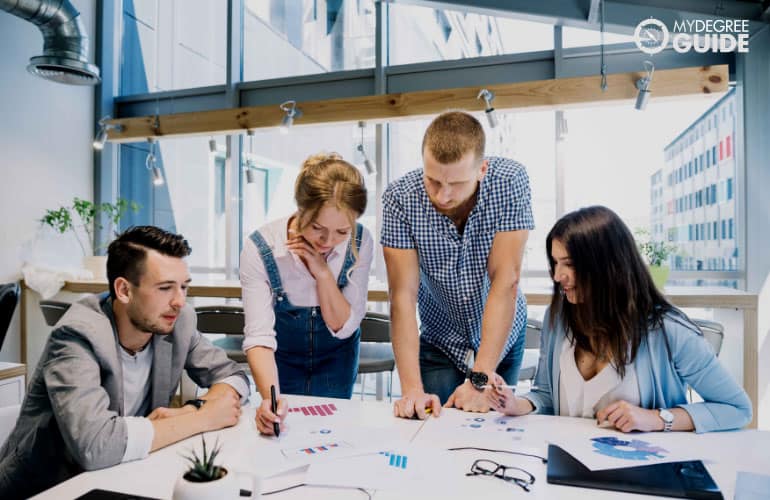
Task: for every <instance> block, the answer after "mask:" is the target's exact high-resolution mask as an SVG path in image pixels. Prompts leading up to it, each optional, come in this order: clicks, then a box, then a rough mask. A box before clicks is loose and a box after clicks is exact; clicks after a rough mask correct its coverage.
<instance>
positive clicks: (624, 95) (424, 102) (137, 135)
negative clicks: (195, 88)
mask: <svg viewBox="0 0 770 500" xmlns="http://www.w3.org/2000/svg"><path fill="white" fill-rule="evenodd" d="M640 69H641V68H640ZM728 75H729V73H728V67H727V65H720V66H706V67H696V68H681V69H670V70H659V71H656V72H655V75H654V78H653V82H652V87H651V90H652V98H653V99H655V98H659V97H674V96H683V95H692V94H709V93H713V92H724V91H726V90H727V84H728ZM642 76H644V71H638V72H631V73H615V74H610V75H608V76H607V84H608V87H607V90H606V91H605V92H602V90H601V88H600V76H599V75H596V76H587V77H576V78H562V79H555V80H538V81H531V82H522V83H511V84H500V85H489V86H487V87H486V88H488V89H489V90H491V91H492V92H494V93H495V99H494V102H493V105H494V107H495V108H496V109H499V110H505V109H538V108H539V109H546V108H553V107H557V106H558V107H564V106H567V105H576V104H586V103H593V102H617V101H626V100H627V101H629V102H631V100H633V99H634V98H635V97H636V93H637V89H636V86H635V82H636V80H637V79H639V78H641V77H642ZM478 92H479V87H466V88H454V89H445V90H429V91H421V92H408V93H399V94H384V95H372V96H363V97H353V98H344V99H332V100H326V101H306V102H299V103H297V107H298V108H299V109H300V110H302V113H303V115H302V117H301V118H298V119H297V120H296V121H295V126H303V125H318V124H322V123H333V122H354V121H359V120H365V121H371V120H375V121H376V120H382V121H392V120H396V119H400V118H407V117H419V116H426V115H434V114H438V113H441V112H442V111H445V110H447V109H465V110H468V111H482V110H483V109H484V103H483V101H480V100H478V99H477V98H476V96H477V95H478ZM289 97H290V96H287V98H289ZM283 116H284V113H283V111H281V110H280V109H279V107H278V104H275V105H270V106H253V107H244V108H233V109H220V110H215V111H204V112H196V113H178V114H170V115H161V116H159V117H158V119H157V121H156V117H154V116H143V117H136V118H123V119H117V120H111V121H110V123H114V124H120V125H122V127H123V128H122V130H121V131H116V130H110V131H109V140H110V141H113V142H136V141H141V140H144V139H146V138H147V137H178V136H188V135H209V134H230V133H242V132H243V131H244V130H247V129H257V128H267V127H278V126H279V125H280V124H281V119H282V118H283Z"/></svg>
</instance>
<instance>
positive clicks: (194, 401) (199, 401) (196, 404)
mask: <svg viewBox="0 0 770 500" xmlns="http://www.w3.org/2000/svg"><path fill="white" fill-rule="evenodd" d="M205 402H206V400H205V399H200V398H196V399H189V400H187V401H186V402H185V404H183V405H182V406H187V405H192V406H194V407H195V408H197V409H199V410H200V408H201V406H203V404H204V403H205Z"/></svg>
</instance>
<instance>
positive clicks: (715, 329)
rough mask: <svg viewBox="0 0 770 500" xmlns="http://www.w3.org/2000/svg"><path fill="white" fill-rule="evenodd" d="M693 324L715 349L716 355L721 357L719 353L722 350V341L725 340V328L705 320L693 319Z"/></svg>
mask: <svg viewBox="0 0 770 500" xmlns="http://www.w3.org/2000/svg"><path fill="white" fill-rule="evenodd" d="M692 322H693V323H695V325H696V326H697V327H698V328H700V331H701V332H703V338H704V339H706V342H708V343H709V344H710V345H711V347H712V349H714V354H716V355H717V356H719V351H721V350H722V341H723V340H724V338H725V327H724V326H722V324H721V323H717V322H715V321H707V320H705V319H693V320H692Z"/></svg>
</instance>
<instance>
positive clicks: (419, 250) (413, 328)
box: [380, 111, 534, 418]
mask: <svg viewBox="0 0 770 500" xmlns="http://www.w3.org/2000/svg"><path fill="white" fill-rule="evenodd" d="M484 143H485V136H484V130H483V128H482V127H481V124H480V123H479V122H478V120H476V119H475V118H474V117H473V116H471V115H469V114H467V113H464V112H459V111H452V112H447V113H444V114H442V115H440V116H438V117H437V118H436V119H434V120H433V122H431V124H430V125H429V126H428V129H427V131H426V132H425V136H424V138H423V145H422V155H423V167H424V168H423V169H418V170H414V171H412V172H409V173H408V174H406V175H404V176H403V177H401V178H400V179H398V180H396V181H394V182H393V183H391V184H390V186H388V188H387V190H386V191H385V193H384V195H383V203H382V206H383V229H382V234H381V238H380V241H381V244H382V246H383V248H384V254H385V263H386V265H387V269H388V288H389V290H390V304H391V306H390V314H391V331H392V339H393V349H394V351H395V355H396V363H397V365H398V372H399V376H400V378H401V390H402V398H401V399H400V400H398V401H397V402H396V403H395V407H394V413H395V414H396V415H397V416H400V417H407V418H408V417H412V416H414V415H416V416H418V417H419V418H425V416H426V411H425V410H426V409H427V408H431V410H432V411H433V413H434V414H435V415H438V414H439V412H440V411H441V403H444V402H446V406H454V407H457V408H460V409H463V410H465V411H478V412H486V411H489V405H488V404H487V403H486V396H485V394H484V392H485V391H488V390H490V388H489V386H488V381H491V380H492V379H493V374H494V373H495V372H497V373H499V374H500V375H502V377H503V378H504V379H505V380H506V382H507V383H509V384H515V383H516V382H517V379H518V373H519V368H520V366H521V359H522V355H523V352H524V337H525V331H526V320H527V310H526V302H525V300H524V296H523V295H522V294H521V292H520V290H519V286H518V285H519V274H520V270H521V261H522V257H523V254H524V247H525V244H526V242H527V236H528V234H529V230H531V229H533V228H534V222H533V219H532V208H531V203H530V201H531V194H530V189H529V179H528V177H527V173H526V170H525V169H524V166H523V165H521V164H519V163H517V162H515V161H512V160H508V159H505V158H485V157H484ZM416 304H419V312H420V328H419V329H420V335H418V327H417V314H416ZM471 355H473V356H471ZM471 358H474V360H473V361H470V359H471Z"/></svg>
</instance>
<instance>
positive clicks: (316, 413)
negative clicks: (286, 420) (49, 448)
mask: <svg viewBox="0 0 770 500" xmlns="http://www.w3.org/2000/svg"><path fill="white" fill-rule="evenodd" d="M336 411H337V407H336V406H335V405H334V404H333V403H329V404H320V405H313V406H295V407H293V408H289V413H302V414H303V415H305V416H306V417H328V416H330V415H334V413H335V412H336Z"/></svg>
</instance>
